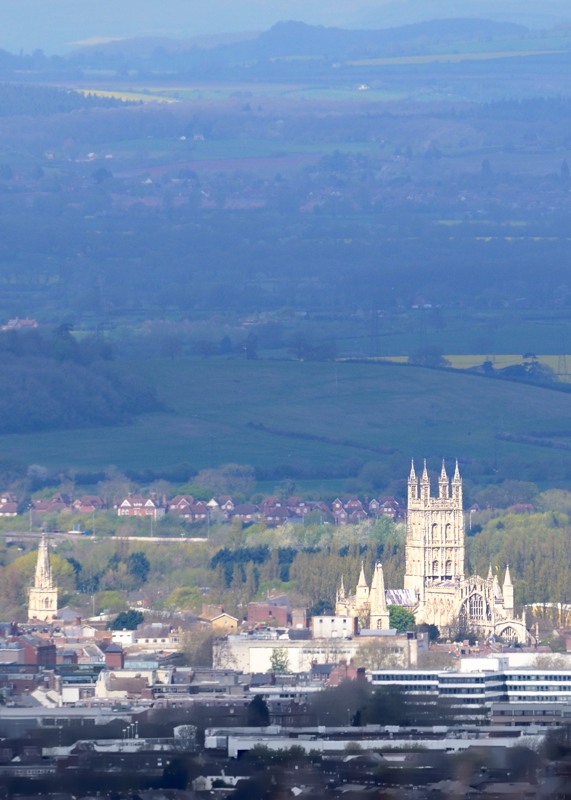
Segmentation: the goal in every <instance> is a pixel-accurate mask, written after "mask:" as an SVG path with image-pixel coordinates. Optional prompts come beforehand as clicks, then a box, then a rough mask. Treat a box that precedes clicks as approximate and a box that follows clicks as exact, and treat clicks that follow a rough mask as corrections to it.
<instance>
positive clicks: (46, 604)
mask: <svg viewBox="0 0 571 800" xmlns="http://www.w3.org/2000/svg"><path fill="white" fill-rule="evenodd" d="M49 607H50V598H49V597H46V599H45V600H44V608H49Z"/></svg>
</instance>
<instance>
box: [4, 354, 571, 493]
mask: <svg viewBox="0 0 571 800" xmlns="http://www.w3.org/2000/svg"><path fill="white" fill-rule="evenodd" d="M137 368H138V369H139V370H140V372H141V374H143V375H149V376H152V380H153V382H154V383H155V385H156V386H157V389H158V393H159V396H160V397H161V399H162V400H163V402H164V403H165V405H166V407H167V408H168V410H167V411H165V412H162V413H158V414H148V415H144V416H141V417H140V418H139V419H138V421H137V422H136V423H135V424H133V425H131V426H127V427H112V428H99V429H82V430H73V431H63V432H50V433H40V434H33V435H10V436H2V437H0V452H1V453H2V458H3V459H5V460H11V459H16V460H18V461H22V462H24V463H27V464H31V463H34V464H42V465H46V466H48V467H58V466H60V467H72V466H73V467H76V468H79V469H100V468H104V467H106V466H108V465H112V464H113V465H116V466H118V467H120V468H133V469H145V468H151V469H152V468H155V469H157V468H161V467H169V466H173V465H176V464H180V463H185V462H186V463H189V464H193V465H194V466H196V467H197V468H204V467H209V466H216V465H219V464H222V463H226V462H240V463H248V464H253V465H255V466H265V467H269V466H274V465H289V466H290V467H296V468H297V469H302V470H303V471H304V473H305V476H306V477H307V478H311V477H312V476H313V475H314V474H315V477H317V478H319V477H320V475H321V474H323V471H324V470H327V469H334V468H336V467H339V466H340V465H345V464H347V463H348V462H350V461H351V459H358V460H359V461H361V462H368V461H384V462H385V463H386V464H387V465H390V467H391V469H394V470H395V477H401V475H402V474H403V472H404V470H406V468H407V464H408V463H409V461H410V458H411V456H414V457H416V458H421V457H423V456H427V457H442V456H445V457H448V458H452V457H459V458H461V459H462V460H463V461H464V463H465V464H466V468H467V470H468V472H470V470H472V471H473V472H474V474H476V473H482V472H486V470H487V469H489V471H490V472H492V471H494V470H496V469H497V471H498V472H500V474H503V472H508V474H507V475H506V477H526V478H530V479H535V480H539V479H540V478H541V474H543V473H545V474H544V477H545V478H546V479H548V478H549V476H548V474H547V473H546V467H545V466H541V465H542V464H545V465H551V466H550V469H551V470H552V472H553V470H555V472H556V473H557V475H558V476H560V477H564V476H565V475H566V464H567V462H568V461H569V455H568V453H567V452H566V451H565V450H560V449H553V444H554V442H555V443H557V444H558V446H561V443H562V442H563V443H564V442H565V441H566V439H565V435H566V433H565V432H566V431H567V429H568V428H569V427H571V426H570V424H569V418H570V412H571V396H570V395H568V394H564V393H561V392H556V391H550V390H546V389H541V388H537V387H533V386H526V385H522V384H517V383H508V382H502V381H499V380H491V379H486V378H482V377H478V376H470V375H465V374H454V373H451V372H440V371H433V370H429V369H422V368H414V367H407V366H398V365H395V366H392V365H379V364H353V363H303V362H278V361H276V362H271V361H223V360H191V359H184V360H172V361H164V360H163V361H156V362H153V361H150V362H149V361H148V362H145V363H140V364H138V365H137ZM256 426H258V427H256ZM259 426H265V428H266V429H263V428H261V427H259ZM269 429H271V430H269ZM530 431H531V432H535V433H537V432H540V434H541V432H544V436H545V438H544V439H541V438H540V439H539V440H538V441H535V442H534V443H532V444H529V443H526V444H522V443H518V442H516V441H513V440H512V441H510V440H509V439H510V438H512V439H513V437H514V436H515V437H518V436H522V435H526V434H528V433H529V432H530ZM558 431H559V432H560V434H561V435H558V434H557V432H558ZM545 432H548V433H545ZM498 434H499V437H498ZM308 435H309V436H312V437H321V438H319V439H317V438H303V437H304V436H308ZM375 448H377V449H378V450H379V452H375ZM384 450H386V452H383V451H384ZM483 464H488V467H485V466H482V465H483ZM470 465H472V466H470ZM534 469H536V470H538V471H539V473H540V474H539V476H534V475H533V474H532V473H533V470H534Z"/></svg>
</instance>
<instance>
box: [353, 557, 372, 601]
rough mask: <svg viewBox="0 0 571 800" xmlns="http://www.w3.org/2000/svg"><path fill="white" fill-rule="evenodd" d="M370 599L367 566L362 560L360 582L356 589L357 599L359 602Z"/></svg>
mask: <svg viewBox="0 0 571 800" xmlns="http://www.w3.org/2000/svg"><path fill="white" fill-rule="evenodd" d="M368 599H369V584H368V583H367V581H366V579H365V567H364V564H363V562H361V574H360V575H359V582H358V584H357V588H356V589H355V600H356V601H357V603H358V604H362V603H365V602H367V601H368Z"/></svg>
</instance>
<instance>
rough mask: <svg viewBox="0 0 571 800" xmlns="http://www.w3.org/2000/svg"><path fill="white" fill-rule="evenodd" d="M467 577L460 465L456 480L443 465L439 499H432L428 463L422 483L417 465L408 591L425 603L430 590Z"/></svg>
mask: <svg viewBox="0 0 571 800" xmlns="http://www.w3.org/2000/svg"><path fill="white" fill-rule="evenodd" d="M463 577H464V515H463V511H462V479H461V477H460V471H459V468H458V462H456V468H455V470H454V476H453V478H452V481H449V479H448V475H447V473H446V467H445V465H444V462H443V463H442V469H441V471H440V477H439V479H438V496H437V497H431V493H430V479H429V477H428V470H427V468H426V461H425V462H424V469H423V471H422V475H421V478H420V483H419V482H418V480H417V478H416V473H415V471H414V463H413V464H412V466H411V471H410V475H409V479H408V516H407V530H406V567H405V577H404V588H405V589H413V590H414V591H416V593H417V595H418V597H419V600H420V602H421V603H422V602H423V601H424V594H425V589H426V588H427V587H429V586H432V585H435V584H439V583H442V582H444V581H460V580H462V579H463Z"/></svg>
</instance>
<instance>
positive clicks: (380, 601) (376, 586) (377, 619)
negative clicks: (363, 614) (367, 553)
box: [369, 561, 389, 630]
mask: <svg viewBox="0 0 571 800" xmlns="http://www.w3.org/2000/svg"><path fill="white" fill-rule="evenodd" d="M369 626H370V628H372V629H373V630H388V629H389V611H388V608H387V598H386V595H385V576H384V573H383V565H382V564H381V563H380V562H379V561H377V563H376V564H375V571H374V573H373V580H372V582H371V594H370V619H369Z"/></svg>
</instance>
